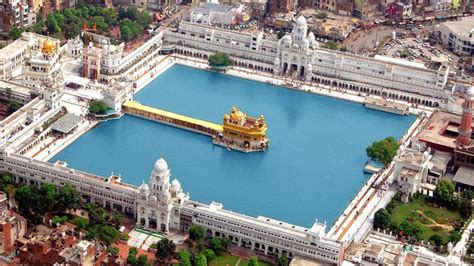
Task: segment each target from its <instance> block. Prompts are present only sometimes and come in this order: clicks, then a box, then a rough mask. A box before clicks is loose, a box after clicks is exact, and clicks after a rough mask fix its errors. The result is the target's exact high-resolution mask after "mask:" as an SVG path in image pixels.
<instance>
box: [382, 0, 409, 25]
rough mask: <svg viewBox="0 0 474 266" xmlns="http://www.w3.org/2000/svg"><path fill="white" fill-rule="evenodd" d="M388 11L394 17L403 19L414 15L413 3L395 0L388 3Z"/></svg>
mask: <svg viewBox="0 0 474 266" xmlns="http://www.w3.org/2000/svg"><path fill="white" fill-rule="evenodd" d="M386 12H387V14H389V15H390V16H391V17H392V18H395V19H397V20H399V21H402V20H405V19H409V18H411V17H412V12H413V5H412V4H411V3H410V4H405V3H401V2H395V3H392V4H390V5H388V9H387V10H386Z"/></svg>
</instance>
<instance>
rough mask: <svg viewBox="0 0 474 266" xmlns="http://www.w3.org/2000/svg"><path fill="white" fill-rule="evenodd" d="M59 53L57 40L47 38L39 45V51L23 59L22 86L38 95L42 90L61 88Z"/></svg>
mask: <svg viewBox="0 0 474 266" xmlns="http://www.w3.org/2000/svg"><path fill="white" fill-rule="evenodd" d="M60 57H61V56H60V51H59V40H57V39H52V38H47V39H46V40H44V41H43V43H42V44H41V50H39V49H38V50H37V51H35V52H34V53H30V54H28V55H27V56H26V57H25V65H24V67H23V75H22V82H23V85H24V86H26V87H29V88H31V89H33V91H36V94H39V92H40V90H42V89H43V88H54V87H56V88H57V87H61V86H63V84H62V81H63V78H62V71H61V69H60V68H61V64H60V62H59V59H60Z"/></svg>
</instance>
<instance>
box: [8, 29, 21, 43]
mask: <svg viewBox="0 0 474 266" xmlns="http://www.w3.org/2000/svg"><path fill="white" fill-rule="evenodd" d="M22 32H23V30H22V29H19V28H17V27H14V28H13V29H12V30H11V31H10V33H9V34H8V37H10V39H12V40H16V39H18V38H20V37H21V33H22Z"/></svg>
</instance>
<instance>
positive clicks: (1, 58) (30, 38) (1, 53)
mask: <svg viewBox="0 0 474 266" xmlns="http://www.w3.org/2000/svg"><path fill="white" fill-rule="evenodd" d="M47 39H48V38H47V37H46V36H42V35H38V34H34V33H31V32H23V33H22V35H21V37H20V38H19V39H17V40H15V41H14V42H13V43H11V44H9V45H8V46H7V47H5V48H3V49H1V50H0V79H1V80H11V79H12V78H15V77H18V76H19V75H21V73H22V70H23V67H24V66H25V61H26V58H27V57H29V56H30V55H31V54H36V53H37V52H40V51H41V48H42V44H43V43H44V41H46V40H47Z"/></svg>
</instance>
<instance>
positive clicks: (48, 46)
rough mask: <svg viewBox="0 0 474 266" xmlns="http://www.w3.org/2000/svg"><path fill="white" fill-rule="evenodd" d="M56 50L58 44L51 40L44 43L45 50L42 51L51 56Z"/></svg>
mask: <svg viewBox="0 0 474 266" xmlns="http://www.w3.org/2000/svg"><path fill="white" fill-rule="evenodd" d="M55 50H56V43H54V41H52V40H50V39H49V38H48V39H46V40H45V41H44V42H43V48H42V49H41V51H42V52H43V53H46V54H51V53H53V52H54V51H55Z"/></svg>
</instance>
